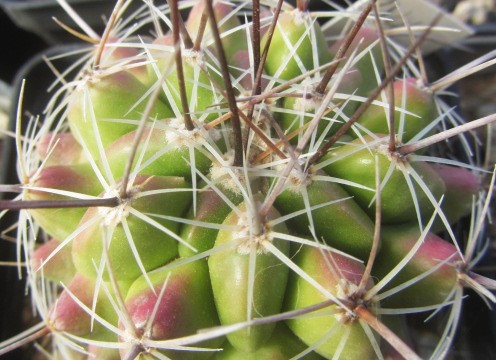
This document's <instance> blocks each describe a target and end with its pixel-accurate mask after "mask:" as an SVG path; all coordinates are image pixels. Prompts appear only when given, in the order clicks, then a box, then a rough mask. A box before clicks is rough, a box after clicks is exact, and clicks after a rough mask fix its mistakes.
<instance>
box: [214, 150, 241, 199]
mask: <svg viewBox="0 0 496 360" xmlns="http://www.w3.org/2000/svg"><path fill="white" fill-rule="evenodd" d="M223 160H224V161H222V162H219V161H214V162H213V163H212V166H211V167H210V179H212V182H213V183H214V184H215V183H222V187H223V188H225V189H227V190H230V191H232V192H233V193H235V194H241V189H240V186H239V184H240V183H241V184H243V183H244V181H245V175H244V173H243V171H242V169H237V168H234V167H233V166H232V164H233V163H234V151H233V150H230V151H228V152H226V153H225V154H224V155H223ZM233 175H234V176H235V177H236V178H237V180H238V181H236V179H235V178H233Z"/></svg>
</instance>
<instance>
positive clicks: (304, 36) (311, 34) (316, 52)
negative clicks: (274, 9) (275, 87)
mask: <svg viewBox="0 0 496 360" xmlns="http://www.w3.org/2000/svg"><path fill="white" fill-rule="evenodd" d="M266 41H267V39H266V38H264V39H263V41H262V44H261V46H262V48H263V46H264V44H265V42H266ZM296 58H298V61H297V60H296ZM329 61H331V56H330V54H329V53H328V51H327V46H326V42H325V38H324V34H323V33H322V30H321V29H320V27H319V26H318V24H316V23H315V22H314V20H313V19H312V17H311V16H310V15H309V13H307V12H304V11H299V10H293V11H288V12H283V13H281V14H280V15H279V19H278V24H277V27H276V30H275V32H274V35H273V37H272V41H271V45H270V48H269V52H268V54H267V62H266V63H265V71H266V72H267V74H268V75H270V76H275V77H276V78H278V79H281V80H289V79H292V78H295V77H296V76H298V75H301V74H303V73H304V72H305V71H308V70H310V69H313V68H315V67H316V66H318V65H324V64H326V63H328V62H329Z"/></svg>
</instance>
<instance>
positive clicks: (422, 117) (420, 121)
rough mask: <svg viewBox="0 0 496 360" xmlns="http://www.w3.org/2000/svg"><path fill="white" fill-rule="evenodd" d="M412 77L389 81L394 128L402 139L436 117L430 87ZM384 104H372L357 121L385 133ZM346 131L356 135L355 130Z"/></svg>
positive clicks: (386, 115)
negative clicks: (391, 82) (393, 108)
mask: <svg viewBox="0 0 496 360" xmlns="http://www.w3.org/2000/svg"><path fill="white" fill-rule="evenodd" d="M416 81H417V80H416V79H415V78H406V79H401V80H397V81H395V82H394V83H393V88H394V106H395V107H396V110H395V112H394V132H395V133H396V134H398V137H399V138H400V139H401V141H402V142H404V143H406V142H408V141H410V140H411V139H412V138H413V137H415V136H416V135H417V134H418V133H419V132H421V131H423V130H424V129H426V128H427V127H428V126H429V125H430V124H431V123H432V122H434V120H436V118H437V110H436V104H435V102H434V95H433V94H432V91H431V90H429V89H426V88H425V89H424V88H422V87H421V86H420V85H417V84H416ZM384 98H385V97H384ZM388 106H389V105H386V104H384V106H379V105H372V106H371V107H370V108H368V109H367V110H366V111H365V113H364V114H363V115H362V116H361V117H360V119H359V120H358V123H359V124H360V125H361V126H363V127H364V128H365V129H367V130H369V131H372V132H374V133H376V134H386V133H388V131H389V123H388V119H389V114H388V112H389V110H388ZM432 132H433V131H432V130H430V131H428V132H427V134H426V135H431V134H432ZM350 133H351V134H355V135H354V136H356V133H355V132H350ZM424 136H425V135H424Z"/></svg>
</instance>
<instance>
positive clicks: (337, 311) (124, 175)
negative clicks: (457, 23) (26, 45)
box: [0, 0, 496, 360]
mask: <svg viewBox="0 0 496 360" xmlns="http://www.w3.org/2000/svg"><path fill="white" fill-rule="evenodd" d="M208 1H210V0H208ZM138 3H139V4H140V8H139V9H138V10H136V12H134V10H133V12H132V16H129V11H130V5H131V2H130V1H119V2H116V7H115V10H114V12H113V13H112V14H107V16H105V19H106V21H105V26H106V30H105V33H103V34H100V35H99V34H94V33H93V30H91V29H89V27H86V26H84V25H85V23H84V21H83V20H82V19H79V18H76V19H74V20H76V23H77V24H78V25H80V26H81V29H82V30H81V33H78V32H77V31H80V30H75V31H74V33H77V34H78V37H81V38H83V39H85V40H88V41H89V42H90V43H91V44H93V45H94V46H91V47H90V48H88V52H87V53H84V54H83V51H86V49H85V50H81V51H82V52H79V51H76V52H75V54H76V55H77V56H76V57H77V59H76V60H75V62H74V63H73V64H72V65H71V66H70V67H69V68H68V69H67V71H66V70H65V69H57V70H58V71H57V73H56V74H57V76H56V77H57V79H56V81H55V82H54V84H55V85H56V86H57V85H59V86H60V87H59V88H56V89H55V88H54V91H53V92H52V93H53V94H54V97H53V98H51V99H50V100H49V101H48V102H47V103H46V107H44V109H43V110H40V112H41V111H43V114H42V117H40V118H37V117H33V118H32V119H31V120H30V122H29V124H27V126H25V125H26V124H24V122H23V121H24V116H25V113H26V111H24V110H22V111H19V114H18V116H17V119H16V122H15V123H16V125H17V128H18V129H16V130H18V131H19V132H18V133H17V134H16V146H17V150H18V157H19V161H18V168H17V170H18V174H19V179H20V180H19V184H5V185H0V191H1V192H12V193H17V198H16V199H15V200H12V201H11V200H1V201H0V205H1V206H0V219H1V221H3V220H4V219H5V218H6V217H4V215H5V211H4V210H8V211H17V210H19V209H20V210H21V211H20V215H19V220H18V224H16V226H13V227H12V229H15V230H16V234H15V235H13V234H11V233H12V232H13V230H12V231H11V230H10V229H7V230H6V231H5V232H4V231H3V229H2V233H1V237H2V238H6V239H9V238H13V239H15V240H16V241H17V248H18V250H19V254H18V256H17V261H18V262H22V264H18V266H19V270H20V271H19V273H21V272H22V271H21V270H24V268H23V266H24V265H25V264H26V271H25V274H26V277H25V279H26V284H28V286H29V296H30V297H31V299H32V300H33V307H34V308H35V310H36V312H37V314H39V315H40V319H42V320H41V321H40V322H39V323H38V324H37V325H35V326H34V327H33V328H31V329H28V330H27V331H26V332H23V334H22V335H21V336H19V337H16V338H13V339H9V340H5V341H4V339H2V341H1V342H0V357H1V356H2V355H4V354H5V353H6V352H7V351H8V350H9V349H11V348H13V347H15V346H20V345H22V344H24V343H25V340H29V339H36V342H37V347H40V348H43V349H41V350H42V352H43V354H44V355H46V356H47V357H50V358H53V359H55V360H73V359H76V360H89V359H101V360H131V359H141V360H155V359H171V360H190V359H191V360H196V359H200V360H202V359H205V360H206V359H212V360H238V359H239V360H241V359H242V360H245V359H246V360H255V359H256V360H259V359H260V360H286V359H293V358H294V359H300V358H301V359H309V360H312V359H315V360H319V359H333V360H338V359H346V360H355V359H356V360H368V359H378V358H379V359H381V358H384V359H389V358H399V357H400V356H403V357H405V358H407V359H409V360H418V359H420V356H422V357H425V358H432V359H439V358H442V357H444V356H448V354H449V347H450V346H451V341H452V339H453V338H455V337H454V335H455V334H454V332H455V330H456V326H457V325H458V323H457V321H458V319H459V318H460V317H459V311H460V309H461V308H462V305H463V306H464V305H465V301H464V300H463V299H464V298H465V297H466V296H467V295H468V294H469V293H465V292H464V287H472V288H473V289H475V290H476V291H477V292H478V294H480V295H482V296H484V297H485V298H486V299H488V300H490V301H493V302H496V298H495V297H494V295H493V294H492V293H491V291H490V290H492V289H494V288H496V286H495V283H494V280H491V279H487V278H485V277H483V276H482V275H479V274H475V273H474V271H476V270H475V269H476V267H474V265H475V263H476V262H477V261H479V260H480V259H481V258H482V255H483V254H482V253H481V252H482V251H483V249H485V248H487V246H486V245H487V242H486V241H487V239H486V232H485V228H484V225H485V224H486V222H487V219H488V218H489V216H488V215H489V214H490V211H489V209H491V206H490V205H491V204H490V199H489V198H490V197H489V192H490V191H492V190H493V184H492V183H490V182H489V181H490V180H489V179H487V181H486V178H485V177H484V176H485V173H486V171H487V169H486V167H485V165H481V164H483V161H482V159H481V156H479V154H483V153H484V151H481V150H482V149H481V148H480V146H479V141H480V139H481V137H478V136H477V134H475V132H474V133H473V134H472V133H471V132H472V131H473V129H474V127H475V126H476V125H477V126H479V125H480V124H487V123H488V122H489V121H490V120H493V117H487V118H484V119H479V121H474V122H467V123H466V124H465V123H464V121H462V119H461V118H460V117H459V115H458V114H455V112H454V111H451V110H450V107H449V106H448V104H447V103H446V102H445V100H444V99H443V97H441V96H440V95H443V96H444V95H445V94H446V91H445V86H447V85H446V84H448V83H450V81H455V80H456V81H457V80H458V79H459V76H460V75H462V73H463V74H465V73H467V74H468V73H470V72H471V71H472V69H477V68H479V65H474V64H472V65H471V66H472V67H467V68H465V69H462V71H457V72H455V73H454V74H453V75H449V76H447V77H446V78H443V79H440V80H436V79H432V78H430V77H431V76H430V75H429V76H427V75H424V72H423V71H420V70H421V69H416V68H415V66H416V65H415V64H416V63H418V62H420V61H421V60H422V59H423V56H422V55H423V54H422V53H416V52H415V49H414V48H412V47H411V46H410V45H408V44H407V45H406V47H405V46H404V45H399V44H398V42H397V39H398V37H396V36H398V35H401V34H405V33H407V32H409V31H410V30H412V33H413V34H414V35H415V38H416V39H423V37H422V36H423V35H422V34H421V33H420V32H421V31H422V30H421V29H422V26H420V25H422V24H419V27H411V28H410V27H409V26H407V25H410V24H408V21H409V18H408V14H405V19H403V18H402V19H401V22H400V23H401V28H397V25H396V24H397V23H398V22H397V20H399V19H397V18H395V17H397V14H396V11H393V12H390V11H389V10H388V11H385V9H384V6H385V5H384V4H383V3H384V2H377V8H378V9H379V13H378V14H374V11H375V7H376V6H374V4H373V2H372V1H360V2H353V5H350V6H347V7H345V6H341V5H339V6H338V5H332V4H331V3H334V2H332V1H323V2H311V1H308V0H297V1H296V6H293V5H291V4H290V3H289V2H282V7H281V8H280V9H278V8H277V6H278V5H277V4H278V3H279V2H278V1H272V0H271V1H262V2H260V3H261V4H258V2H255V1H253V2H250V1H241V0H230V1H223V0H222V1H221V0H213V1H212V2H211V3H210V2H207V1H206V0H201V1H189V0H188V1H172V0H171V1H166V2H162V3H160V4H159V3H158V2H156V1H155V2H153V1H144V2H143V1H141V2H138ZM347 3H348V2H347ZM350 3H351V2H350ZM403 3H406V2H403ZM133 5H134V4H133ZM176 5H177V7H178V9H176ZM210 5H212V7H210ZM258 5H260V8H258ZM313 6H321V7H322V9H321V10H316V11H314V10H313ZM334 6H335V7H334ZM397 6H398V10H401V9H402V6H404V5H403V4H402V3H401V2H399V3H398V5H397ZM365 10H366V11H365ZM368 10H370V11H371V12H370V13H368ZM362 11H364V12H362ZM397 12H398V13H401V11H397ZM276 15H277V16H278V18H277V20H276ZM375 15H377V16H375ZM73 16H74V15H73ZM214 18H215V20H216V21H215V22H216V23H217V24H218V25H217V26H218V30H219V34H217V31H215V30H216V29H215V28H212V27H211V26H212V24H214V21H213V19H214ZM389 18H391V19H392V20H395V21H389ZM385 19H388V20H385ZM362 20H363V23H362V22H361V21H362ZM379 21H384V22H386V21H387V24H388V26H384V27H383V28H384V32H381V31H379V26H378V22H379ZM415 25H417V24H415ZM424 25H425V24H424ZM443 26H444V25H443ZM358 28H360V29H358ZM269 29H273V30H274V33H273V37H272V38H271V40H270V47H269V48H268V49H265V45H266V44H269V39H270V36H271V31H269ZM351 30H353V31H351ZM354 30H358V32H357V34H356V36H354V38H353V39H351V38H348V34H354V33H355V32H354ZM437 30H438V29H437V27H436V31H437ZM83 33H86V34H85V35H83ZM391 35H393V36H391ZM435 35H438V32H436V33H434V35H433V36H435ZM426 36H427V38H428V40H432V39H431V35H426ZM434 38H435V37H434ZM176 40H177V41H176ZM348 40H350V41H348ZM414 41H415V40H412V41H411V43H413V42H414ZM347 43H350V46H349V48H348V49H347V50H346V51H345V52H344V53H342V51H341V50H339V49H344V47H343V48H342V46H343V45H344V44H347ZM383 45H385V46H383ZM222 47H224V49H223V50H222V49H221V48H222ZM265 50H266V51H265ZM417 50H418V51H420V52H422V51H423V47H422V46H420V48H419V49H417ZM338 53H339V54H342V55H339V56H338ZM179 55H180V56H179ZM68 56H69V55H68ZM265 56H266V61H265V60H264V59H265ZM60 58H61V57H58V56H56V57H55V59H53V64H52V65H53V67H54V68H55V67H56V66H55V64H56V63H57V60H60ZM66 59H69V57H67V58H66ZM50 60H52V59H50ZM224 60H225V61H224ZM386 60H388V61H386ZM386 62H391V64H390V65H391V66H387V64H385V63H386ZM78 66H79V67H78ZM483 66H484V65H481V66H480V67H481V68H482V67H483ZM257 67H258V71H257ZM396 69H397V70H398V72H393V70H396ZM180 70H183V73H182V75H183V76H181V71H180ZM260 74H261V78H259V79H258V80H260V83H259V85H260V86H254V85H255V79H256V77H257V75H260ZM419 74H420V75H421V76H419V77H422V78H417V75H419ZM426 74H427V73H426ZM386 80H387V81H389V80H390V82H389V83H386ZM28 84H29V82H28ZM421 84H425V86H424V85H421ZM427 84H429V85H427ZM388 86H391V87H390V88H388ZM391 89H392V90H394V95H395V96H394V99H395V100H394V104H391V105H394V109H393V110H394V118H395V126H394V129H390V128H389V126H390V123H389V122H388V117H389V111H388V108H389V105H390V104H389V101H388V100H387V99H388V92H389V90H391ZM51 90H52V89H51ZM183 90H184V92H183ZM371 94H372V95H374V96H375V98H374V99H372V98H370V99H368V100H369V101H367V100H366V99H367V98H368V97H369V96H371ZM377 94H379V95H377ZM28 97H29V96H28ZM28 97H26V99H27V98H28ZM185 98H186V99H185ZM369 102H371V105H370V106H369V107H368V108H367V109H364V108H361V106H362V104H368V103H369ZM27 105H29V104H27ZM26 108H27V109H29V111H32V110H31V109H30V108H29V106H27V107H26ZM19 109H21V106H19ZM357 109H360V110H359V111H360V114H361V115H360V114H359V113H358V112H357V111H358V110H357ZM362 110H364V112H363V113H362V112H361V111H362ZM190 120H191V121H190ZM437 122H439V124H438V123H437ZM459 124H463V125H459ZM24 128H25V129H26V131H25V133H21V132H20V131H21V130H22V129H24ZM467 129H471V130H467ZM445 130H447V131H445ZM22 131H24V130H22ZM467 131H470V133H467ZM432 134H435V135H436V136H431V135H432ZM426 137H428V138H427V139H424V138H426ZM474 139H475V140H474ZM445 143H446V144H447V145H446V144H445ZM458 143H460V144H461V145H463V146H458ZM432 144H435V146H432ZM468 149H469V150H468ZM460 152H464V153H463V154H462V155H460ZM488 153H489V152H488ZM473 154H477V156H472V155H473ZM460 158H461V159H465V160H464V161H468V162H470V164H462V163H461V161H460V160H459V159H460ZM467 159H468V160H467ZM448 165H449V166H448ZM487 178H489V177H487ZM379 195H380V196H379ZM441 211H442V213H441ZM378 214H380V216H378ZM466 216H470V221H471V225H470V228H469V230H467V231H465V229H464V230H463V231H460V232H458V231H457V229H458V228H460V227H462V226H463V225H464V224H465V219H467V218H468V217H467V218H465V217H466ZM427 226H429V227H427ZM447 227H451V229H447ZM446 230H450V231H449V233H450V235H453V236H452V237H453V242H446V241H444V240H442V238H441V237H440V236H442V235H441V234H442V232H443V231H446ZM422 234H426V235H425V238H423V237H422ZM436 234H439V236H438V235H436ZM455 243H458V244H460V248H461V250H460V249H458V248H457V247H456V246H455V245H454V244H455ZM461 244H463V246H461ZM412 249H414V250H415V252H412ZM1 263H2V266H4V259H3V258H2V261H1ZM397 264H401V265H402V266H403V267H402V268H401V269H400V268H399V267H398V268H395V267H396V266H397ZM7 265H12V264H11V263H10V262H7ZM22 274H23V276H24V272H22ZM427 274H429V275H428V276H427ZM397 290H398V291H397ZM399 290H401V291H399ZM7 293H8V292H7ZM2 296H9V295H8V294H6V295H2ZM432 309H435V310H436V314H437V312H438V311H439V312H444V311H446V312H449V314H448V315H449V316H435V317H431V318H430V320H431V321H429V322H428V323H426V324H424V323H423V322H422V321H416V319H417V314H416V317H415V320H414V323H413V322H412V319H411V317H410V316H409V315H410V313H413V312H415V313H417V312H424V314H419V315H418V316H422V315H425V318H427V317H428V316H429V315H430V314H431V313H430V311H431V310H432ZM445 319H447V320H445ZM37 321H38V320H37ZM431 324H433V325H431ZM412 325H413V326H412ZM43 326H45V328H43ZM431 326H432V327H435V328H436V331H437V329H438V328H441V326H442V327H444V330H442V331H440V332H439V334H440V335H438V334H437V332H436V334H435V336H438V337H439V339H438V344H436V346H433V348H434V350H433V351H432V353H429V354H424V353H423V352H421V353H420V355H416V354H415V352H417V351H419V352H420V351H421V350H422V351H423V350H424V349H423V348H421V347H419V346H418V342H417V341H410V339H414V340H416V339H415V337H416V336H417V335H418V334H421V335H423V334H424V330H426V331H425V332H428V333H429V334H431V333H432V334H433V332H431V330H432V328H431ZM405 327H407V329H406V330H405ZM410 331H412V334H413V335H412V337H411V338H410V336H409V334H408V333H409V332H410ZM47 334H48V336H47V338H46V339H45V338H41V337H44V336H45V335H47ZM40 352H41V351H40ZM424 355H425V356H424Z"/></svg>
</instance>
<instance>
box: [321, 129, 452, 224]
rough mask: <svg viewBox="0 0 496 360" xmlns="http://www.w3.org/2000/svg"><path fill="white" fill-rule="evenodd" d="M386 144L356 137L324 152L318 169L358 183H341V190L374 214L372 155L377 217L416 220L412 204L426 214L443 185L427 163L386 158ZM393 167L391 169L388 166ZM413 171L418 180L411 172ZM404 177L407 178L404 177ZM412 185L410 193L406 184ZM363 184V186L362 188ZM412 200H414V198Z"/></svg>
mask: <svg viewBox="0 0 496 360" xmlns="http://www.w3.org/2000/svg"><path fill="white" fill-rule="evenodd" d="M385 146H386V145H380V144H379V145H377V143H376V144H375V145H370V144H365V145H364V144H363V142H362V139H357V140H355V141H353V142H351V143H349V144H347V145H343V146H342V147H339V148H335V149H334V150H332V151H330V152H329V153H327V154H326V155H325V156H324V157H323V160H322V163H323V164H325V166H323V167H322V169H323V170H324V171H325V172H326V173H328V174H329V175H331V176H335V177H337V178H341V179H344V180H348V181H351V182H352V183H355V184H358V185H361V186H362V187H359V186H353V185H345V189H346V190H347V191H348V192H349V193H350V194H351V195H353V196H354V199H355V201H356V202H357V203H358V204H360V206H361V207H362V208H363V209H364V210H365V211H367V212H368V213H369V215H371V216H374V214H375V207H374V206H373V202H372V201H373V199H374V197H375V192H374V191H370V190H368V189H375V187H376V184H375V167H376V161H375V156H376V155H377V157H378V161H379V173H380V178H381V181H382V182H383V183H382V184H381V186H382V190H381V199H382V207H381V217H382V222H383V223H386V224H391V223H402V222H403V223H404V222H410V221H415V220H416V219H417V212H416V207H417V206H418V208H419V211H420V214H421V216H425V217H429V216H430V215H432V212H433V209H434V207H433V205H432V203H433V201H435V202H437V201H439V199H440V198H441V196H442V195H443V194H444V192H445V190H446V187H445V184H444V182H443V180H442V178H440V177H439V176H438V175H437V174H436V172H435V171H434V170H433V169H432V168H431V167H430V165H429V164H428V163H423V162H412V163H408V160H406V162H405V160H403V159H397V160H394V159H392V158H390V157H389V156H388V155H387V154H384V152H381V151H382V150H381V149H383V150H385V149H386V148H385ZM391 167H393V168H391ZM413 172H414V173H416V174H417V175H418V178H420V180H416V179H415V178H414V177H413V176H412V175H411V174H412V173H413ZM407 178H408V179H409V180H407ZM418 181H422V182H424V183H425V184H427V186H428V188H429V192H430V194H428V193H426V192H425V191H424V190H423V189H422V188H421V186H420V185H419V184H418ZM409 182H410V183H411V184H412V188H413V191H414V195H412V190H411V187H410V185H409ZM363 187H366V188H368V189H366V188H363ZM414 199H415V200H414Z"/></svg>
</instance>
